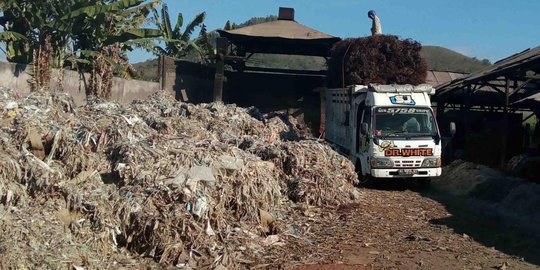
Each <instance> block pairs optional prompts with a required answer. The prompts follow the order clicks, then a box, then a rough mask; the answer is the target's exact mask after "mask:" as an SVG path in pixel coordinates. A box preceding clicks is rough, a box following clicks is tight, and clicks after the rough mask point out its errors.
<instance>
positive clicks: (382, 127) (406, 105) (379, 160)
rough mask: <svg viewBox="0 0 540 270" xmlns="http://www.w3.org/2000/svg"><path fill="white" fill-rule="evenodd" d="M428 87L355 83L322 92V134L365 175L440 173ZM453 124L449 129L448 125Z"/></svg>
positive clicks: (423, 176) (437, 138)
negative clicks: (323, 100)
mask: <svg viewBox="0 0 540 270" xmlns="http://www.w3.org/2000/svg"><path fill="white" fill-rule="evenodd" d="M433 93H434V89H433V87H432V86H430V85H427V84H422V85H417V86H413V85H375V84H371V85H369V86H364V85H354V86H350V87H347V88H340V89H327V90H326V92H325V104H326V105H325V106H326V108H325V112H326V113H325V115H326V117H325V118H326V119H325V127H326V128H325V138H326V139H327V140H328V141H330V142H331V143H333V144H334V145H336V146H337V147H338V148H339V149H341V150H342V151H343V152H344V153H345V154H346V155H348V157H349V158H350V159H351V160H352V161H353V162H354V163H355V164H356V166H357V171H358V172H359V174H361V175H362V176H363V178H364V179H366V178H374V179H377V178H419V179H421V180H422V179H424V180H426V181H429V179H430V178H432V177H437V176H440V175H441V171H442V170H441V152H442V147H441V144H442V143H441V136H440V133H439V128H438V126H437V122H436V120H435V116H434V113H433V110H432V108H431V99H430V95H431V94H433ZM451 129H452V128H451Z"/></svg>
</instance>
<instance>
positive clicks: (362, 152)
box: [355, 103, 371, 175]
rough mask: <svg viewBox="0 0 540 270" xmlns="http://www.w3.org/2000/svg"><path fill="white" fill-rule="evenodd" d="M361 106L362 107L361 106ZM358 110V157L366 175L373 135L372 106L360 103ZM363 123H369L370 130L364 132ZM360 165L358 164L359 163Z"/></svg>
mask: <svg viewBox="0 0 540 270" xmlns="http://www.w3.org/2000/svg"><path fill="white" fill-rule="evenodd" d="M360 106H361V107H360ZM360 106H359V108H358V111H357V118H356V122H357V123H356V149H355V150H356V151H355V153H356V157H357V158H358V160H359V162H360V165H361V169H362V175H365V174H366V173H367V168H368V163H367V162H368V161H367V157H368V155H367V154H368V150H369V143H370V136H371V107H365V106H364V103H362V104H360ZM362 123H367V124H368V127H369V128H368V132H367V133H366V134H362V131H361V130H362ZM357 166H358V164H357Z"/></svg>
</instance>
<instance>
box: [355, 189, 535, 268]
mask: <svg viewBox="0 0 540 270" xmlns="http://www.w3.org/2000/svg"><path fill="white" fill-rule="evenodd" d="M364 188H370V189H376V190H384V191H405V190H411V191H414V192H418V193H419V194H421V195H422V196H424V197H426V198H430V199H432V200H434V201H437V202H439V203H440V204H442V205H444V206H445V207H446V209H447V211H448V212H449V213H450V214H451V216H449V217H445V218H440V219H433V220H431V221H430V222H431V224H433V225H437V226H446V227H448V228H451V229H453V230H454V231H455V232H456V233H457V234H466V235H468V236H469V237H471V238H472V239H474V240H475V241H477V242H478V243H480V244H482V245H484V246H486V247H493V248H495V249H496V250H499V251H501V252H503V253H506V254H508V255H510V256H515V257H517V258H522V259H523V260H524V261H526V262H529V263H532V264H535V265H539V266H540V226H539V225H538V224H536V223H534V222H531V221H529V220H526V219H523V218H521V217H520V216H519V215H516V214H514V213H507V212H505V211H504V210H502V209H500V208H499V207H498V206H497V205H496V204H495V203H492V202H489V201H484V200H479V199H475V198H471V197H466V196H454V195H450V194H446V193H443V192H441V191H436V190H434V189H433V188H430V187H422V186H421V185H419V184H418V183H416V182H415V181H411V180H386V181H379V182H376V183H373V184H371V185H370V186H369V187H364Z"/></svg>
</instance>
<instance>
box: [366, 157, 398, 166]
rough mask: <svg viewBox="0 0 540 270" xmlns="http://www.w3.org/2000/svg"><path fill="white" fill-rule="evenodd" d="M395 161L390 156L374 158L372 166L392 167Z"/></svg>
mask: <svg viewBox="0 0 540 270" xmlns="http://www.w3.org/2000/svg"><path fill="white" fill-rule="evenodd" d="M392 167H394V162H393V161H392V160H390V159H388V158H372V159H371V168H392Z"/></svg>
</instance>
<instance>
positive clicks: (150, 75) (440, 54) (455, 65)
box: [133, 46, 491, 81]
mask: <svg viewBox="0 0 540 270" xmlns="http://www.w3.org/2000/svg"><path fill="white" fill-rule="evenodd" d="M420 54H421V55H422V56H423V57H424V59H426V62H427V64H428V69H430V70H436V71H452V72H459V73H472V72H475V71H478V70H481V69H483V68H485V67H488V66H490V65H491V63H490V62H489V60H487V59H484V60H479V59H476V58H475V57H468V56H466V55H463V54H460V53H458V52H455V51H453V50H450V49H447V48H443V47H439V46H424V47H423V48H422V51H421V52H420ZM248 65H249V66H259V67H268V68H285V69H297V70H321V69H324V68H325V63H324V59H322V58H320V57H309V56H295V55H293V56H286V55H268V54H264V55H254V56H253V57H252V58H251V59H250V61H248ZM133 66H134V67H135V69H136V70H138V71H139V72H140V74H141V76H139V77H138V79H141V80H149V81H158V75H157V70H158V60H157V59H154V60H148V61H146V62H141V63H137V64H134V65H133Z"/></svg>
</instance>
